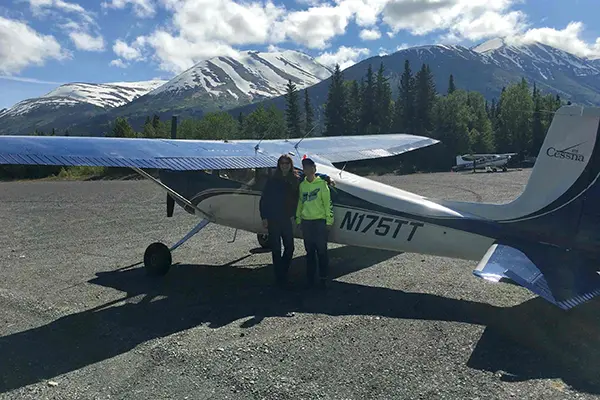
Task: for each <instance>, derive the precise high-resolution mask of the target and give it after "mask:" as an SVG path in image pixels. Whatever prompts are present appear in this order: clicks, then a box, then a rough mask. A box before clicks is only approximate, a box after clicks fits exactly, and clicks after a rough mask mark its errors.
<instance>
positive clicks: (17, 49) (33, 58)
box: [0, 16, 67, 75]
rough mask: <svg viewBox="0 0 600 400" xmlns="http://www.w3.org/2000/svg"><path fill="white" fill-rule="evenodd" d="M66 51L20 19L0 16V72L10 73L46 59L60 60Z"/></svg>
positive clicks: (54, 40) (40, 63)
mask: <svg viewBox="0 0 600 400" xmlns="http://www.w3.org/2000/svg"><path fill="white" fill-rule="evenodd" d="M66 57H67V55H66V53H65V52H64V51H63V50H62V48H61V46H60V44H59V43H58V42H57V41H56V39H55V38H54V37H53V36H51V35H42V34H40V33H38V32H37V31H35V30H33V29H32V28H30V27H29V26H28V25H27V24H25V23H24V22H21V21H16V20H11V19H7V18H4V17H1V16H0V73H3V74H6V75H12V74H14V73H19V72H21V70H23V69H24V68H26V67H28V66H30V65H38V66H41V65H44V63H45V62H46V60H49V59H55V60H62V59H64V58H66Z"/></svg>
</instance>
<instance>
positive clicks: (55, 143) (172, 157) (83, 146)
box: [0, 134, 439, 170]
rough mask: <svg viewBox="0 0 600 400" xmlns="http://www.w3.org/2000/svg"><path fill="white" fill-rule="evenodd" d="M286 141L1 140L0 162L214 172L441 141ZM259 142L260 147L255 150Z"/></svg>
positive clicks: (398, 137) (388, 152) (394, 137)
mask: <svg viewBox="0 0 600 400" xmlns="http://www.w3.org/2000/svg"><path fill="white" fill-rule="evenodd" d="M298 141H300V139H290V140H289V141H287V140H283V139H281V140H263V141H261V142H260V143H259V140H233V141H227V142H225V141H220V140H184V139H143V138H113V137H78V136H8V135H7V136H1V135H0V164H26V165H68V166H104V167H137V168H158V169H171V170H203V169H206V170H210V169H243V168H263V167H272V166H274V165H275V164H276V163H277V159H278V158H279V156H280V155H281V154H283V153H290V152H293V153H294V155H293V157H294V158H298V159H299V158H300V157H301V156H302V154H305V153H308V154H311V155H317V156H318V158H319V159H323V160H326V161H329V162H342V161H353V160H363V159H368V158H379V157H389V156H393V155H398V154H402V153H405V152H408V151H412V150H416V149H419V148H422V147H426V146H430V145H433V144H436V143H438V142H439V141H438V140H435V139H430V138H427V137H423V136H413V135H405V134H391V135H388V134H381V135H361V136H333V137H319V138H307V139H304V140H302V141H301V143H300V145H299V146H298V148H297V149H296V148H295V147H294V146H295V144H296V143H298ZM257 144H258V149H256V148H255V146H257Z"/></svg>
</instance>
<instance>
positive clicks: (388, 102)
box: [0, 60, 563, 176]
mask: <svg viewBox="0 0 600 400" xmlns="http://www.w3.org/2000/svg"><path fill="white" fill-rule="evenodd" d="M397 80H398V84H397V85H398V86H397V93H398V95H397V97H396V98H393V96H392V86H391V83H390V78H389V77H386V74H385V66H384V65H383V64H381V65H380V66H379V68H378V70H377V72H374V71H373V69H372V67H371V66H369V68H368V70H367V73H366V74H365V76H364V77H363V78H362V79H361V80H360V82H357V81H356V80H345V79H344V74H343V72H342V71H341V70H340V67H339V65H336V67H335V70H334V73H333V76H332V78H331V82H330V85H329V91H328V95H327V100H326V103H325V104H324V105H323V106H322V107H321V108H320V109H318V108H314V107H313V106H312V105H311V102H310V99H309V90H308V89H306V90H305V91H304V96H303V98H301V97H300V95H299V90H298V88H297V87H296V85H295V84H294V83H293V82H292V81H289V82H288V84H287V92H286V95H285V99H286V105H285V109H284V110H279V109H278V108H276V107H275V106H273V105H271V106H270V107H268V108H265V107H264V106H263V105H259V106H258V107H257V108H256V109H255V110H254V111H253V112H251V113H249V114H247V115H242V114H240V115H238V116H237V118H236V117H233V116H232V115H231V114H229V113H227V112H214V113H208V114H206V115H204V117H203V118H201V119H183V120H182V121H181V122H180V123H179V125H178V127H177V137H178V138H182V139H184V138H185V139H261V138H264V139H275V138H295V137H296V138H297V137H302V136H305V135H307V136H308V137H310V136H317V135H324V136H339V135H361V134H386V133H410V134H415V135H422V136H429V137H432V138H435V139H439V140H440V141H441V142H442V143H440V144H438V145H435V146H432V147H431V148H427V149H423V150H421V151H418V152H417V153H419V154H420V155H419V156H418V157H415V156H412V155H411V154H412V153H408V154H407V155H406V156H402V157H405V160H404V163H405V164H406V163H411V164H413V165H412V166H411V167H410V168H408V169H407V168H404V171H409V170H413V171H414V170H422V171H436V170H438V171H439V170H444V171H447V170H449V169H450V167H451V166H452V165H454V162H455V157H456V155H458V154H465V153H469V152H477V153H486V152H516V153H519V154H520V157H523V156H527V155H533V156H536V155H537V153H538V151H539V149H540V147H541V145H542V142H543V140H544V137H545V135H546V131H547V129H548V126H549V124H550V122H551V120H552V117H553V113H554V112H555V111H556V110H557V109H558V108H559V107H560V106H561V105H562V104H563V103H562V101H561V99H560V97H559V96H558V95H556V96H555V95H551V94H543V93H541V92H540V91H539V89H538V88H537V87H536V85H535V83H534V84H533V86H530V85H529V84H528V82H526V81H525V79H522V80H521V82H518V83H515V84H512V85H510V86H507V87H505V88H503V89H502V93H501V95H500V98H499V99H493V100H492V101H491V102H488V101H486V99H485V98H484V97H483V95H482V94H481V93H478V92H473V91H465V90H462V89H461V88H460V87H457V86H456V84H455V83H454V77H453V76H452V75H450V76H449V77H448V90H447V92H446V93H439V92H438V91H437V89H436V87H435V83H434V79H433V73H432V71H431V68H430V67H429V65H427V64H422V65H421V66H420V67H419V69H418V70H417V71H416V72H415V73H413V70H412V66H411V65H410V63H409V62H408V60H406V61H405V63H404V69H403V72H402V74H401V75H400V76H399V78H398V79H397ZM315 117H316V118H315ZM320 118H321V119H322V121H321V124H320V123H319V119H320ZM170 130H171V127H170V121H168V122H166V121H161V120H160V119H159V117H158V116H156V115H154V116H153V117H150V116H148V117H147V118H146V122H145V124H144V127H143V129H142V131H141V132H136V131H134V129H132V127H131V126H130V125H129V123H128V122H127V120H126V119H125V118H117V119H116V120H115V122H114V123H113V124H112V127H111V131H110V132H109V133H108V135H107V136H116V137H151V138H160V137H163V138H168V137H170ZM35 134H42V135H43V134H44V133H43V132H36V133H35ZM48 134H56V133H55V132H54V130H53V131H52V133H48ZM66 134H68V133H66ZM384 162H389V161H384ZM395 162H396V163H397V162H398V161H395ZM1 175H2V173H1V171H0V176H1Z"/></svg>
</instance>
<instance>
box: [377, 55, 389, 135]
mask: <svg viewBox="0 0 600 400" xmlns="http://www.w3.org/2000/svg"><path fill="white" fill-rule="evenodd" d="M384 72H385V69H384V66H383V63H381V64H380V66H379V70H378V71H377V78H376V83H375V125H376V127H377V131H376V132H389V131H390V129H391V127H392V113H393V109H392V89H391V88H390V83H389V80H388V78H386V77H385V75H384Z"/></svg>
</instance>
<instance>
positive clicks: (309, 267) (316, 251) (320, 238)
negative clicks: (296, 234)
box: [302, 219, 329, 284]
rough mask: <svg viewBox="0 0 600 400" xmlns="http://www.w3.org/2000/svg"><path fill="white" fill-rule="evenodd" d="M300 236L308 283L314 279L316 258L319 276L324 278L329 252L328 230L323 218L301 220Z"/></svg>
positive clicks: (326, 272)
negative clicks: (304, 250)
mask: <svg viewBox="0 0 600 400" xmlns="http://www.w3.org/2000/svg"><path fill="white" fill-rule="evenodd" d="M302 236H303V237H304V248H305V249H306V277H307V278H308V283H309V284H312V283H313V282H314V280H315V272H316V270H317V259H318V260H319V277H320V278H321V279H326V278H327V277H328V273H329V254H328V253H327V239H328V236H329V231H328V230H327V225H326V223H325V220H324V219H316V220H303V221H302Z"/></svg>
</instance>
